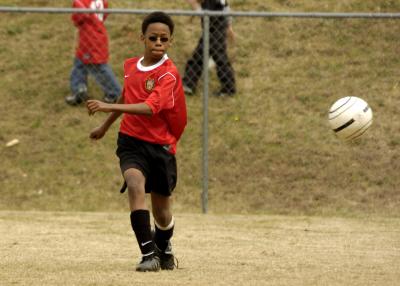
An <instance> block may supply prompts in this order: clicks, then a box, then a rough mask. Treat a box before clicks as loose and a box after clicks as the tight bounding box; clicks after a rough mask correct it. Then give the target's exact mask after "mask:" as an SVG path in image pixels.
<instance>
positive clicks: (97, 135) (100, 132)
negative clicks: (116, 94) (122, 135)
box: [86, 96, 124, 140]
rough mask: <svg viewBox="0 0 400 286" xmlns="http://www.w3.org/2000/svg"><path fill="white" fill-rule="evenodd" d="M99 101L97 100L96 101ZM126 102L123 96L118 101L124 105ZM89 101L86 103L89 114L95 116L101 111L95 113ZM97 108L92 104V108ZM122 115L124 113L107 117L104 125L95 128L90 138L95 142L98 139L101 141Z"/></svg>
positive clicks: (115, 113)
mask: <svg viewBox="0 0 400 286" xmlns="http://www.w3.org/2000/svg"><path fill="white" fill-rule="evenodd" d="M91 101H92V102H93V101H94V100H91ZM96 101H97V100H96ZM123 102H124V100H123V96H120V98H119V99H118V103H121V104H122V103H123ZM89 104H90V103H89V101H88V102H87V103H86V107H87V109H88V112H89V115H93V114H94V113H95V112H96V111H100V110H96V111H93V110H91V109H90V107H89ZM93 105H94V106H97V105H96V104H91V106H93ZM121 114H122V112H112V113H111V114H110V115H109V116H108V117H107V119H106V120H105V121H104V122H103V124H101V125H100V126H98V127H96V128H94V129H93V130H92V131H91V132H90V135H89V137H90V138H91V139H94V140H98V139H101V138H102V137H103V136H104V135H105V134H106V132H107V130H108V129H109V128H110V126H111V125H112V124H113V123H114V122H115V120H117V118H118V117H119V116H120V115H121Z"/></svg>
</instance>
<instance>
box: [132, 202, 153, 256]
mask: <svg viewBox="0 0 400 286" xmlns="http://www.w3.org/2000/svg"><path fill="white" fill-rule="evenodd" d="M131 225H132V229H133V231H134V233H135V235H136V239H137V242H138V244H139V247H140V251H141V252H142V255H143V256H148V255H151V254H153V253H154V242H153V239H152V237H151V227H150V213H149V211H148V210H136V211H133V212H131Z"/></svg>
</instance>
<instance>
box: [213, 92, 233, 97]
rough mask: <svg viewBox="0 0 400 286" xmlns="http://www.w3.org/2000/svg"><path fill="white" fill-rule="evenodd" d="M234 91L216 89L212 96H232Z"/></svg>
mask: <svg viewBox="0 0 400 286" xmlns="http://www.w3.org/2000/svg"><path fill="white" fill-rule="evenodd" d="M234 95H235V93H234V92H224V91H217V92H215V93H214V96H216V97H229V96H234Z"/></svg>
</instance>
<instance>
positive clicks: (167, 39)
mask: <svg viewBox="0 0 400 286" xmlns="http://www.w3.org/2000/svg"><path fill="white" fill-rule="evenodd" d="M141 40H142V41H143V42H144V47H145V51H144V58H145V60H147V61H149V62H151V63H157V62H158V61H159V60H160V59H161V58H162V57H163V56H164V54H165V53H166V52H167V50H168V48H169V47H170V45H171V43H172V36H171V33H170V31H169V27H168V26H167V25H165V24H163V23H152V24H150V25H149V26H148V27H147V30H146V32H145V34H144V35H141Z"/></svg>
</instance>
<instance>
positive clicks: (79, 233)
mask: <svg viewBox="0 0 400 286" xmlns="http://www.w3.org/2000/svg"><path fill="white" fill-rule="evenodd" d="M176 219H177V224H176V230H175V236H174V239H173V243H174V245H175V247H174V249H175V253H176V256H177V258H178V259H179V269H177V270H175V271H173V272H168V271H161V272H159V273H146V274H143V273H136V272H135V271H133V269H134V265H135V264H136V262H137V261H138V257H139V253H138V247H137V244H136V241H135V239H134V237H133V234H132V232H131V230H130V225H129V216H128V215H127V214H124V213H97V212H93V213H77V212H10V211H1V212H0V233H1V240H0V253H1V260H0V269H1V271H0V281H1V285H31V286H36V285H77V286H78V285H79V286H81V285H274V286H279V285H282V286H283V285H284V286H290V285H295V286H302V285H304V286H311V285H340V286H343V285H346V286H355V285H359V286H366V285H376V286H386V285H387V286H389V285H390V286H393V285H398V281H399V280H400V273H399V271H398V270H399V269H400V242H399V239H398V238H399V237H400V231H399V229H400V220H399V219H389V218H376V217H375V218H365V219H344V218H321V217H288V216H267V215H248V216H244V215H199V214H187V213H180V214H177V215H176Z"/></svg>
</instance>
